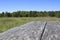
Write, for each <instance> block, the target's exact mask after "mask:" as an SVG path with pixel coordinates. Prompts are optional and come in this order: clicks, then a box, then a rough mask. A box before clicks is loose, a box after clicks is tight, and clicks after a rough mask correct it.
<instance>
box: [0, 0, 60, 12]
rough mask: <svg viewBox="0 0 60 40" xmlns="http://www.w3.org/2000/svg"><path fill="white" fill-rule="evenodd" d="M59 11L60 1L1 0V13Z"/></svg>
mask: <svg viewBox="0 0 60 40" xmlns="http://www.w3.org/2000/svg"><path fill="white" fill-rule="evenodd" d="M19 10H21V11H30V10H32V11H59V10H60V0H0V12H3V11H4V12H5V11H8V12H13V11H19Z"/></svg>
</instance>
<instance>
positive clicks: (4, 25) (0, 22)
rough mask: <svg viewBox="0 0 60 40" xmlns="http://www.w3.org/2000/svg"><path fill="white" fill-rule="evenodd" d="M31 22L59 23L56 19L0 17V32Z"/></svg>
mask: <svg viewBox="0 0 60 40" xmlns="http://www.w3.org/2000/svg"><path fill="white" fill-rule="evenodd" d="M31 21H60V18H56V17H18V18H16V17H2V18H0V32H4V31H6V30H8V29H10V28H13V27H17V26H20V25H23V24H25V23H27V22H31Z"/></svg>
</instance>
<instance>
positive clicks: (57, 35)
mask: <svg viewBox="0 0 60 40" xmlns="http://www.w3.org/2000/svg"><path fill="white" fill-rule="evenodd" d="M41 40H60V22H48V23H47V25H46V28H45V31H44V34H43V37H42V39H41Z"/></svg>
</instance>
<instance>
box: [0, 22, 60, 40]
mask: <svg viewBox="0 0 60 40" xmlns="http://www.w3.org/2000/svg"><path fill="white" fill-rule="evenodd" d="M0 40H60V22H44V21H42V22H41V21H35V22H30V23H27V24H24V25H22V26H20V27H15V28H12V29H10V30H8V31H5V32H3V33H2V34H1V35H0Z"/></svg>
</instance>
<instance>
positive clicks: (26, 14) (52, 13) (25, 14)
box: [0, 11, 60, 18]
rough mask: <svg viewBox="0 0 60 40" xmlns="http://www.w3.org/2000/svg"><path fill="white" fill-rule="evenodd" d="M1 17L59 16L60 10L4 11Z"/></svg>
mask: <svg viewBox="0 0 60 40" xmlns="http://www.w3.org/2000/svg"><path fill="white" fill-rule="evenodd" d="M0 17H59V18H60V11H16V12H12V13H10V12H2V13H0Z"/></svg>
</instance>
